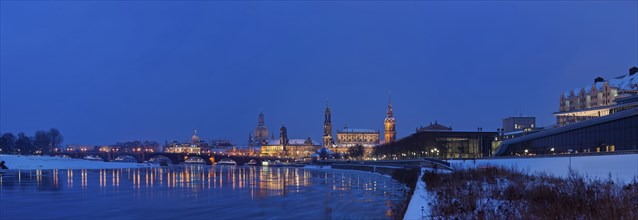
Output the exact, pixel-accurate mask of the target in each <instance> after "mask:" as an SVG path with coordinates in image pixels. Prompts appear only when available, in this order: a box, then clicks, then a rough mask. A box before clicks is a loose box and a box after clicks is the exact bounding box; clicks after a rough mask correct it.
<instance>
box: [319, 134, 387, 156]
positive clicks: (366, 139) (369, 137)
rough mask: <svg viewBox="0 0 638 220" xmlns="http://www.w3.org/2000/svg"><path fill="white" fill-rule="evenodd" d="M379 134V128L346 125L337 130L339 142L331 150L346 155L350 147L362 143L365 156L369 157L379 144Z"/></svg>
mask: <svg viewBox="0 0 638 220" xmlns="http://www.w3.org/2000/svg"><path fill="white" fill-rule="evenodd" d="M379 136H380V135H379V131H378V130H373V129H355V128H348V127H345V128H344V129H341V130H337V141H336V142H337V143H336V145H335V146H334V147H333V148H330V150H332V152H335V153H340V154H344V155H345V154H347V153H348V149H349V148H350V147H354V146H356V145H361V146H363V148H364V157H369V156H370V155H371V154H372V153H373V152H374V148H375V147H376V146H377V145H379Z"/></svg>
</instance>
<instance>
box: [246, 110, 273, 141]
mask: <svg viewBox="0 0 638 220" xmlns="http://www.w3.org/2000/svg"><path fill="white" fill-rule="evenodd" d="M268 133H269V132H268V127H266V124H265V122H264V113H262V112H259V120H258V122H257V127H256V128H255V133H254V135H251V134H249V135H248V145H249V146H261V145H262V144H265V143H266V142H267V141H268Z"/></svg>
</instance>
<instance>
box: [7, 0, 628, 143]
mask: <svg viewBox="0 0 638 220" xmlns="http://www.w3.org/2000/svg"><path fill="white" fill-rule="evenodd" d="M0 12H1V14H0V19H1V21H0V25H1V27H0V31H1V33H0V37H1V42H0V48H1V49H0V56H1V59H0V73H1V77H0V79H1V82H0V85H1V88H0V92H1V94H0V98H1V102H0V104H1V105H0V113H1V115H0V116H1V117H0V132H3V133H4V132H13V133H17V132H20V131H24V132H27V133H28V134H30V135H32V134H33V132H34V131H36V130H43V129H49V128H52V127H55V128H58V129H60V131H61V132H62V134H63V135H64V136H65V144H111V143H114V142H117V141H126V140H156V141H159V142H161V143H164V140H173V139H176V140H180V141H182V140H186V139H189V138H190V135H191V134H192V130H193V129H198V130H199V134H200V136H201V137H202V138H203V139H205V140H210V139H217V138H227V139H231V140H232V141H233V142H235V143H237V144H245V143H246V141H247V139H248V133H249V132H252V131H253V130H254V128H255V126H256V125H257V116H258V114H259V111H260V110H262V111H263V112H264V114H265V117H266V125H267V126H268V127H269V129H270V131H271V132H274V133H275V134H276V136H277V135H278V134H279V131H278V129H279V127H280V126H281V124H282V123H285V125H286V127H287V128H288V135H289V136H290V137H293V138H307V137H312V138H314V139H315V140H316V141H318V142H319V141H321V139H320V138H321V135H322V129H323V127H322V124H323V111H324V108H325V100H326V98H329V99H330V106H331V108H332V114H333V115H332V119H333V125H334V128H335V130H336V129H338V128H342V127H343V126H344V125H345V124H346V123H347V124H348V126H349V127H351V128H372V129H379V130H381V129H382V126H383V119H384V117H385V114H386V109H387V102H388V91H391V92H392V104H393V106H394V113H395V116H396V120H397V132H398V137H404V136H407V135H409V134H411V133H413V132H414V130H415V128H416V127H417V126H421V125H426V124H429V123H430V122H433V121H435V120H438V122H439V123H441V124H445V125H449V126H452V127H453V128H454V129H455V130H476V128H477V127H483V128H484V130H493V131H496V129H497V128H499V127H500V126H501V123H502V121H501V120H502V119H503V118H505V117H508V116H515V115H519V114H520V113H522V114H523V115H529V116H536V117H537V122H538V123H539V124H540V125H548V124H552V123H555V118H554V117H553V116H552V115H551V113H552V112H554V111H556V110H557V109H558V104H559V102H558V99H559V96H560V94H561V93H562V92H563V91H567V90H570V89H575V88H578V87H582V86H584V85H588V84H590V83H592V82H593V79H594V78H595V77H596V76H603V77H606V78H607V77H614V76H618V75H622V74H626V73H627V71H628V69H629V68H630V67H631V66H637V65H638V31H637V30H638V5H637V3H636V1H560V2H552V1H516V2H502V1H452V2H445V1H401V2H393V1H387V2H386V1H370V2H367V1H343V2H341V1H310V2H296V1H275V2H267V1H254V2H249V1H246V2H243V1H240V2H232V1H230V2H224V1H187V2H178V1H133V2H129V1H86V2H85V1H26V2H25V1H2V2H1V10H0Z"/></svg>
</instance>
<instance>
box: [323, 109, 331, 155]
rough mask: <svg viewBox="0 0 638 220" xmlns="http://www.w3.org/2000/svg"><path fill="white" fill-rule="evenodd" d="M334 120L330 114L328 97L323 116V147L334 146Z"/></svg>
mask: <svg viewBox="0 0 638 220" xmlns="http://www.w3.org/2000/svg"><path fill="white" fill-rule="evenodd" d="M332 143H333V142H332V120H331V115H330V105H329V104H328V99H326V111H325V112H324V118H323V147H326V148H327V147H330V146H332Z"/></svg>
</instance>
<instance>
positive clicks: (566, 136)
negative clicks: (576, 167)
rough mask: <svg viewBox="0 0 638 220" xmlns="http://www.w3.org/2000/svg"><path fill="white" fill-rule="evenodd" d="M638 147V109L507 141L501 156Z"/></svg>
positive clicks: (498, 152)
mask: <svg viewBox="0 0 638 220" xmlns="http://www.w3.org/2000/svg"><path fill="white" fill-rule="evenodd" d="M637 106H638V104H637ZM636 149H638V108H630V109H625V110H622V111H618V112H616V113H614V114H610V115H607V116H602V117H596V118H594V119H591V120H587V121H583V122H579V123H573V124H568V125H565V126H562V127H558V128H552V129H546V130H543V131H541V132H537V133H534V134H529V135H526V136H522V137H519V138H514V139H510V140H504V141H503V142H502V143H501V145H500V146H499V148H498V151H497V152H496V154H497V155H499V156H510V155H526V154H561V153H596V152H614V151H623V150H636Z"/></svg>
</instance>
